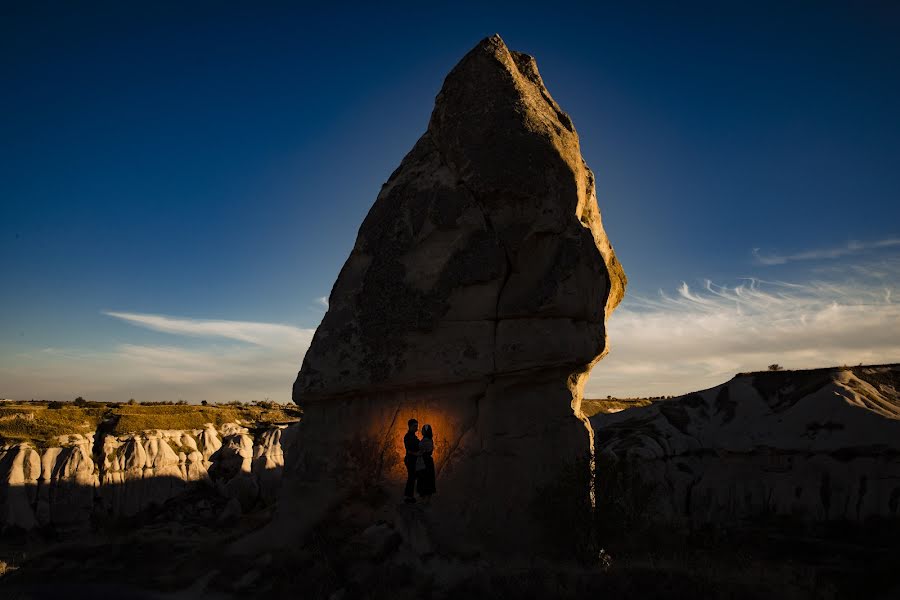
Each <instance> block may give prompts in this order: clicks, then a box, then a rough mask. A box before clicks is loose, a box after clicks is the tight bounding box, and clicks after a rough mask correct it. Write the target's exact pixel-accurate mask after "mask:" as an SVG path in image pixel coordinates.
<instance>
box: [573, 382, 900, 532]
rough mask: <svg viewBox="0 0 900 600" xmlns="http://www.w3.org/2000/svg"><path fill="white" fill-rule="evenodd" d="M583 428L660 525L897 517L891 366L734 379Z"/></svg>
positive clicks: (898, 408)
mask: <svg viewBox="0 0 900 600" xmlns="http://www.w3.org/2000/svg"><path fill="white" fill-rule="evenodd" d="M591 421H592V423H593V425H594V429H595V431H596V443H597V448H596V449H597V454H598V456H599V459H600V461H601V464H604V465H607V466H608V467H610V468H609V470H610V471H613V470H618V471H619V472H620V473H621V471H622V469H627V470H628V472H629V475H633V476H634V480H635V481H636V482H639V483H638V485H632V486H630V490H631V491H632V492H633V491H635V490H639V493H640V495H641V497H642V498H643V500H640V502H647V505H646V506H644V507H643V509H644V511H645V512H646V513H647V514H649V515H653V516H654V518H657V519H660V520H663V521H669V522H674V523H680V524H684V525H688V524H697V523H725V524H732V525H733V524H737V523H738V522H739V521H740V520H742V519H748V518H754V517H760V516H764V515H779V516H791V517H796V518H799V519H802V520H807V521H828V520H849V521H864V520H865V519H867V518H869V517H893V518H897V517H900V365H888V366H877V367H853V368H852V369H847V368H840V369H839V368H835V369H818V370H811V371H788V372H780V373H779V372H766V373H752V374H746V375H738V376H737V377H735V378H734V379H732V380H731V381H729V382H728V383H725V384H723V385H720V386H717V387H714V388H711V389H708V390H705V391H702V392H698V393H694V394H688V395H686V396H681V397H678V398H674V399H672V400H666V401H662V402H657V403H655V404H653V405H651V406H647V407H644V408H634V409H630V410H627V411H623V412H620V413H613V414H606V415H597V416H595V417H591ZM615 465H618V466H619V469H614V468H612V467H614V466H615ZM598 480H599V481H598V494H604V493H617V492H613V491H611V490H609V488H608V487H605V485H604V481H603V479H602V471H601V472H600V473H598ZM621 501H623V502H625V503H626V504H627V503H631V504H634V503H635V502H637V501H638V500H637V499H635V498H628V497H623V498H621Z"/></svg>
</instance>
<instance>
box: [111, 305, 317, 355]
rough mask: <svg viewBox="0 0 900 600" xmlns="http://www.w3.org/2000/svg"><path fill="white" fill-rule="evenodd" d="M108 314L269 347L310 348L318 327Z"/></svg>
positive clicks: (135, 322) (164, 328) (180, 331)
mask: <svg viewBox="0 0 900 600" xmlns="http://www.w3.org/2000/svg"><path fill="white" fill-rule="evenodd" d="M103 314H105V315H108V316H110V317H114V318H116V319H120V320H122V321H126V322H128V323H131V324H133V325H138V326H140V327H145V328H147V329H152V330H155V331H162V332H164V333H171V334H175V335H186V336H193V337H214V338H225V339H229V340H235V341H238V342H245V343H248V344H253V345H256V346H263V347H267V348H298V347H304V348H305V347H308V346H309V343H310V341H312V334H313V332H314V331H315V330H314V329H301V328H299V327H294V326H292V325H280V324H277V323H258V322H253V321H225V320H213V319H187V318H178V317H167V316H164V315H154V314H142V313H129V312H114V311H104V313H103Z"/></svg>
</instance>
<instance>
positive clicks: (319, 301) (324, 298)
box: [316, 296, 328, 308]
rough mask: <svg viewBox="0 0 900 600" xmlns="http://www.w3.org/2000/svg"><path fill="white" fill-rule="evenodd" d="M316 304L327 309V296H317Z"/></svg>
mask: <svg viewBox="0 0 900 600" xmlns="http://www.w3.org/2000/svg"><path fill="white" fill-rule="evenodd" d="M316 304H318V305H320V306H324V307H325V308H328V296H319V297H318V298H316Z"/></svg>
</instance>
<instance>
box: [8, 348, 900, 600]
mask: <svg viewBox="0 0 900 600" xmlns="http://www.w3.org/2000/svg"><path fill="white" fill-rule="evenodd" d="M897 371H898V367H897V366H896V365H890V366H875V367H854V368H852V369H839V368H835V369H823V370H817V371H810V372H782V373H775V374H770V373H761V374H746V375H740V376H738V377H736V378H735V379H734V380H732V381H731V382H728V383H726V384H723V385H722V386H717V387H716V388H712V390H707V391H704V392H699V393H698V394H697V396H698V397H699V398H700V399H701V400H703V399H706V398H708V399H709V400H710V404H706V403H704V404H703V405H701V404H699V403H698V400H697V398H696V397H693V396H692V395H688V396H683V397H678V398H672V399H669V400H658V401H656V402H655V403H653V404H652V405H648V406H644V407H635V408H630V409H625V410H624V411H622V412H617V413H608V414H605V415H601V416H600V417H595V418H594V423H595V424H596V425H595V426H596V427H597V437H596V439H597V445H598V458H597V465H598V495H597V503H596V506H595V508H594V509H593V510H592V511H590V512H588V513H585V512H583V507H579V506H571V505H567V504H566V502H567V500H566V499H567V498H569V497H570V495H569V494H567V493H566V485H568V483H574V484H576V485H577V481H576V480H577V473H578V470H577V469H574V470H572V471H571V473H569V475H572V476H573V477H574V479H573V480H572V482H567V480H566V478H565V477H563V478H561V479H560V480H558V482H557V484H556V487H553V488H545V489H544V490H543V493H544V495H545V497H546V498H547V499H548V503H547V505H546V506H544V507H543V508H544V509H545V510H552V511H554V512H555V513H556V514H557V516H558V518H560V519H565V518H566V517H567V515H570V514H575V515H577V516H578V518H580V519H582V529H583V535H581V536H577V537H568V536H560V537H557V538H555V539H553V540H552V544H551V547H552V548H554V549H555V551H554V553H550V554H547V555H545V556H542V557H540V558H539V557H535V556H532V557H526V558H522V557H511V556H506V555H504V554H503V553H502V552H501V553H497V552H485V551H483V550H482V549H479V548H475V547H464V546H460V545H459V544H456V543H454V531H453V530H452V529H449V530H448V528H447V527H446V526H445V525H446V523H445V521H444V519H443V518H442V515H444V514H446V513H447V511H452V510H455V509H456V507H455V506H451V505H450V503H448V502H447V501H446V498H444V497H442V496H441V495H440V494H439V495H438V496H436V497H435V499H434V501H433V503H432V504H430V505H428V506H425V505H422V504H416V505H413V506H407V505H404V504H403V503H401V502H399V495H400V488H399V486H398V485H394V484H392V483H390V482H387V481H382V482H380V483H375V484H373V485H370V486H368V487H364V488H363V487H360V488H358V489H357V490H355V492H354V493H353V494H351V495H349V496H348V497H346V498H344V499H343V500H341V501H340V502H338V503H336V504H334V505H331V506H330V508H328V509H327V510H324V511H322V512H323V513H324V514H325V517H324V518H322V519H320V520H317V521H316V522H315V524H314V525H313V526H312V527H309V528H305V526H304V527H299V526H298V525H297V523H298V522H300V521H302V517H303V513H304V506H302V505H298V504H297V501H296V500H297V498H300V497H305V496H302V495H298V494H295V493H294V491H293V490H291V489H290V486H292V485H298V482H296V481H294V482H290V481H289V482H288V484H284V485H282V489H281V496H280V498H279V499H278V501H277V502H275V503H270V504H264V503H258V504H256V505H254V506H253V507H252V508H250V509H249V510H246V511H239V510H238V511H232V512H229V510H228V506H229V504H230V503H232V499H230V498H229V497H228V496H227V494H223V493H221V491H222V490H221V489H218V490H217V489H216V488H215V487H214V486H211V487H196V488H193V489H189V490H187V491H185V492H183V493H181V494H179V495H176V496H174V497H171V498H169V499H167V500H165V501H164V502H162V503H153V504H152V505H150V506H148V507H146V508H144V509H143V510H141V511H139V512H137V513H136V514H134V515H131V516H127V517H126V516H121V517H119V518H117V519H108V520H105V521H95V522H94V523H95V524H94V527H93V528H92V529H91V530H90V531H88V532H84V533H80V534H74V533H72V532H69V531H67V530H62V531H55V530H54V529H53V528H46V527H45V528H38V529H35V530H32V531H30V532H26V531H24V530H21V529H19V530H15V529H9V528H8V529H7V530H6V531H5V532H4V534H3V536H2V538H0V560H2V561H3V564H5V565H6V566H5V567H4V568H6V569H7V572H6V574H5V575H4V576H3V578H2V579H0V590H2V591H3V593H4V595H3V597H4V598H7V597H8V598H50V597H54V598H56V597H58V596H59V595H60V594H62V593H65V595H66V596H67V597H70V598H73V597H75V598H77V597H88V596H90V597H92V598H96V597H97V596H98V595H99V596H101V597H105V596H110V595H119V596H125V597H135V598H142V597H143V598H197V597H202V598H223V599H229V598H253V597H259V598H288V597H296V595H297V593H298V590H302V595H303V597H307V598H458V597H467V598H482V597H484V598H488V597H490V598H498V597H499V598H545V597H560V598H583V597H606V598H625V597H634V596H636V595H638V596H649V597H659V598H684V597H691V598H786V599H787V598H791V599H793V598H798V599H799V598H857V597H864V598H893V597H897V595H898V592H900V589H898V587H897V584H896V580H895V576H894V575H895V573H894V570H895V563H896V556H897V551H898V549H900V545H898V543H897V540H898V539H900V525H898V523H900V522H898V520H897V519H896V518H894V517H893V516H892V515H891V514H886V515H879V514H877V513H873V512H872V511H875V510H876V508H877V507H879V506H882V504H880V503H879V502H877V501H875V500H874V499H870V500H868V501H866V500H865V499H864V501H863V502H862V503H859V501H858V497H851V498H849V499H848V500H846V501H841V502H838V503H837V504H839V505H840V506H841V507H843V506H845V505H847V506H852V507H856V506H857V505H859V506H860V507H872V508H869V509H865V510H863V509H862V508H860V510H859V511H851V512H849V513H847V512H840V513H839V512H832V513H829V512H827V511H825V512H823V510H822V509H823V508H824V507H823V506H820V507H819V509H817V510H819V512H816V510H813V509H812V508H811V507H807V509H805V510H801V511H797V512H790V511H788V512H784V513H779V512H778V511H777V510H772V509H771V507H769V508H767V504H766V503H765V502H762V503H760V504H758V505H753V504H752V500H753V498H755V497H756V496H748V497H747V498H746V502H747V503H748V504H746V505H745V506H744V508H745V509H747V510H748V512H747V513H746V514H743V515H738V513H734V514H732V515H731V516H732V517H736V516H741V517H742V518H732V519H722V518H719V517H721V516H722V515H723V514H725V513H723V510H724V509H723V508H721V507H719V508H718V509H716V510H713V507H716V506H718V504H717V502H719V501H722V502H725V507H728V508H729V509H731V510H735V509H736V508H738V507H740V505H738V504H735V503H734V502H733V501H731V500H728V499H727V498H725V499H723V497H722V496H720V495H719V496H717V495H715V494H712V495H710V493H709V492H704V493H702V494H701V495H700V496H699V497H700V498H702V499H704V502H705V504H701V503H700V501H699V500H692V501H691V505H692V506H694V507H698V506H703V507H705V509H704V510H702V511H701V510H699V509H698V510H697V512H692V513H691V515H692V518H685V515H683V514H682V513H679V512H678V511H683V510H684V508H685V506H686V504H685V503H686V496H685V495H683V493H686V492H685V490H687V489H691V490H700V489H704V486H706V487H708V488H709V489H721V490H725V491H727V490H729V489H731V488H733V487H734V486H735V485H737V484H738V483H739V482H743V484H746V485H750V483H751V482H752V483H753V484H754V485H770V484H771V480H770V479H768V478H769V477H773V476H775V475H778V476H779V477H782V476H785V475H784V474H785V470H784V469H783V467H782V468H773V467H772V464H773V463H772V459H771V453H770V451H769V450H768V448H770V447H771V446H772V444H773V443H774V440H779V441H780V442H779V443H781V445H782V447H786V446H788V445H789V444H788V441H789V440H790V439H791V437H790V436H791V435H793V436H794V438H795V443H797V444H799V443H802V444H805V448H806V450H805V453H806V454H807V455H809V456H806V457H805V460H806V462H803V463H801V462H797V461H796V460H795V461H794V463H793V464H794V465H795V468H798V469H801V472H800V473H799V474H794V475H793V477H796V478H797V481H798V482H801V481H802V480H803V477H801V475H802V474H803V473H806V472H807V471H806V470H807V469H808V463H809V461H810V460H812V459H813V458H814V454H815V453H816V452H822V453H824V454H826V455H828V456H830V457H831V458H833V457H834V455H837V456H838V457H843V459H842V460H844V461H845V462H846V461H850V462H851V464H852V461H854V460H858V459H860V456H859V454H860V448H868V450H867V452H869V453H870V454H873V455H876V454H878V453H884V452H886V451H888V450H889V448H890V444H896V443H897V442H896V438H893V437H882V438H879V437H878V434H877V431H878V428H879V427H888V428H890V427H893V426H895V425H896V423H897V419H896V418H895V417H894V414H893V412H892V409H891V408H890V407H891V406H892V405H894V403H895V399H896V394H895V390H896V389H897V387H896V383H897V379H896V373H897ZM723 389H726V390H728V401H727V402H725V401H724V400H723V398H724V394H723V392H722V390H723ZM717 398H718V399H719V401H718V405H715V404H713V402H715V400H716V399H717ZM892 399H893V400H892ZM666 403H670V404H668V405H667V404H666ZM835 403H837V404H835ZM763 405H765V407H767V408H763ZM844 405H846V406H848V407H850V408H852V410H849V412H842V411H843V410H844V409H843V408H841V407H842V406H844ZM679 406H680V407H681V408H678V407H679ZM714 406H718V407H719V409H720V410H718V411H714V410H713V407H714ZM704 407H705V409H704ZM682 409H683V413H682ZM798 411H802V413H801V412H798ZM794 412H796V413H797V414H802V415H803V418H802V419H801V418H799V417H798V418H791V417H790V416H789V415H790V414H791V413H794ZM685 415H686V416H687V417H688V420H687V421H686V420H685V419H684V418H683V417H684V416H685ZM751 415H753V416H754V418H752V419H751V418H750V416H751ZM816 415H818V420H816V419H813V420H811V421H808V422H813V423H821V421H822V419H823V418H825V420H826V423H827V422H830V423H832V426H831V427H813V428H809V427H805V426H804V427H803V428H801V429H796V428H792V427H793V425H791V424H794V425H796V424H798V423H804V424H806V423H807V419H810V418H811V417H813V416H816ZM823 415H825V416H824V417H823ZM867 415H874V416H875V418H877V419H879V420H878V421H872V422H870V421H869V418H870V417H869V416H867ZM651 416H652V418H651ZM598 418H599V419H612V418H615V419H616V420H615V422H614V423H613V424H612V425H604V424H603V422H602V421H601V422H600V423H599V424H598V423H597V419H598ZM659 419H664V421H660V420H659ZM735 421H737V422H738V423H740V424H741V426H740V427H736V428H735V429H734V430H733V431H732V433H728V434H727V435H725V434H724V433H723V431H722V430H723V428H725V429H724V431H725V433H727V432H728V431H729V429H728V428H729V427H735V425H732V423H734V422H735ZM779 421H780V424H781V426H782V427H783V429H779V428H778V427H776V425H777V424H779ZM882 421H883V422H882ZM673 422H674V423H673ZM838 424H843V428H841V427H838V426H837V425H838ZM857 428H858V429H857ZM682 430H684V431H682ZM676 432H681V435H684V436H687V435H688V434H690V436H691V439H693V440H695V441H694V442H691V443H694V444H701V443H702V444H704V446H703V448H705V450H704V451H703V452H699V453H696V454H697V455H698V456H702V457H704V458H705V460H704V461H703V462H699V463H697V464H696V465H692V467H693V468H694V475H695V476H697V477H700V478H701V482H697V483H695V484H694V485H693V486H692V487H691V486H688V487H679V486H681V485H682V484H683V482H682V480H681V476H682V474H684V473H685V472H684V470H683V469H681V470H679V469H678V468H677V467H675V471H676V472H677V475H673V476H671V479H667V480H665V482H664V484H663V485H664V486H666V487H665V489H666V490H668V491H667V492H666V493H662V494H660V493H658V492H655V493H649V492H648V491H647V490H648V488H649V487H651V484H654V483H658V482H656V480H655V479H654V478H655V477H659V476H662V475H666V474H671V473H672V471H670V470H669V469H662V470H660V469H658V468H657V467H656V466H654V465H655V464H656V461H662V462H666V461H669V460H672V461H676V460H687V458H685V453H684V452H681V453H678V452H673V449H678V448H682V447H683V446H682V445H680V444H681V442H680V440H681V438H679V437H678V436H677V435H676ZM737 432H740V435H738V433H737ZM792 432H793V433H792ZM863 434H864V437H862V439H860V437H859V436H862V435H863ZM854 435H855V436H856V437H854ZM741 436H743V438H741ZM824 438H827V439H824ZM741 439H744V441H745V442H746V440H757V441H763V442H765V443H764V444H762V445H761V446H760V447H759V448H757V450H755V452H757V453H758V457H759V458H758V460H757V462H756V463H754V462H753V461H751V460H749V458H748V457H747V456H742V457H740V460H741V461H742V462H741V463H740V464H742V465H743V466H744V467H743V470H737V469H734V470H732V471H733V475H732V476H731V479H728V478H726V477H725V474H726V473H728V471H729V469H728V468H726V467H727V465H725V466H715V465H711V463H710V462H709V461H710V460H711V459H712V457H718V460H721V461H727V460H730V459H731V457H733V456H734V453H733V452H729V451H726V450H722V449H721V448H718V446H717V444H718V445H725V444H726V443H732V444H738V443H741ZM839 442H840V443H839ZM863 442H864V443H863ZM685 443H686V442H685ZM886 444H887V445H888V447H886V446H885V445H886ZM290 447H291V446H290V444H288V446H287V447H286V449H285V451H286V452H287V453H288V454H290ZM648 447H651V448H656V450H655V451H656V452H657V453H658V454H659V453H660V449H661V448H668V449H669V450H668V452H672V453H671V454H660V455H659V456H658V457H655V456H656V455H653V456H643V461H642V462H638V463H637V467H636V469H637V470H631V471H628V470H623V467H624V466H625V465H631V464H632V463H629V462H627V461H625V460H620V459H619V458H618V457H616V458H613V457H612V456H611V454H613V453H614V452H618V453H620V454H627V452H646V448H648ZM717 448H718V451H717ZM853 448H856V450H855V451H854V452H849V450H850V449H853ZM753 452H754V450H753V449H752V448H751V447H747V448H745V451H744V454H749V455H750V456H753V454H752V453H753ZM686 455H687V456H688V457H690V456H693V454H692V453H690V452H687V453H686ZM666 457H669V458H666ZM831 458H829V460H831ZM835 460H837V459H835ZM867 460H868V462H864V463H861V464H860V465H859V466H856V467H854V471H855V472H857V473H862V472H863V471H862V470H861V469H862V468H863V467H864V466H866V465H868V466H869V467H871V465H873V464H877V461H874V459H872V457H869V458H868V459H867ZM775 464H776V467H777V466H778V465H777V463H775ZM841 464H842V463H841ZM884 464H885V465H888V466H890V465H893V466H896V464H897V461H896V460H893V461H891V460H885V461H884ZM753 465H755V467H754V468H755V471H752V472H751V471H750V470H749V469H750V467H751V466H753ZM822 465H823V467H822V468H823V469H825V470H826V471H827V470H828V469H831V470H832V471H833V472H842V471H841V468H840V467H835V465H834V463H831V462H828V461H826V460H824V459H822ZM869 467H866V468H869ZM835 469H837V470H836V471H835ZM645 473H646V475H643V474H645ZM564 475H565V474H564ZM713 475H714V476H715V478H716V481H717V483H716V486H718V487H716V486H713V485H712V483H702V478H703V477H705V476H709V477H712V476H713ZM641 476H645V477H647V478H648V479H646V480H642V479H641V478H640V477H641ZM666 476H668V475H666ZM788 476H790V474H789V475H788ZM869 476H871V477H872V478H873V479H874V478H875V475H872V474H870V475H869ZM837 480H838V476H837V475H832V481H837ZM885 480H888V481H890V480H891V479H890V478H885ZM816 481H817V482H818V483H817V486H818V487H817V488H816V489H817V491H821V490H822V489H823V488H822V486H821V479H818V480H816ZM836 485H837V484H836ZM439 486H440V482H439ZM856 489H858V488H856ZM672 490H675V493H673V491H672ZM692 493H693V492H692ZM723 493H725V492H723ZM729 493H731V492H729ZM832 493H833V494H836V492H832ZM867 494H873V495H875V496H880V495H884V494H887V496H886V497H887V502H886V504H885V505H884V506H887V508H890V506H891V504H890V497H891V495H890V490H887V491H885V489H881V488H880V487H878V486H877V485H872V486H870V487H869V488H868V491H867ZM760 497H761V498H763V497H764V498H769V499H772V500H773V502H774V504H773V505H772V506H774V507H777V506H778V502H777V495H775V494H774V493H773V494H770V495H768V496H760ZM803 497H804V495H803V494H802V493H801V494H800V495H799V496H796V495H795V500H796V501H797V502H798V503H799V504H794V505H792V506H794V508H797V507H799V506H802V503H801V502H800V501H801V500H802V499H803ZM816 497H817V498H818V499H819V501H820V502H821V499H822V498H823V497H824V496H823V495H822V494H819V495H817V496H816ZM836 497H837V496H836V495H833V496H832V498H836ZM728 498H731V496H728ZM659 502H663V504H659ZM728 502H731V503H730V504H728ZM666 503H668V504H666ZM754 506H755V509H754V510H749V509H750V508H753V507H754ZM831 507H832V509H834V507H835V505H831ZM511 510H520V511H535V510H537V511H538V512H528V513H527V514H530V515H532V516H533V517H534V518H536V519H539V518H542V516H541V515H540V514H539V512H540V510H541V507H533V506H532V507H526V506H514V507H511ZM835 510H836V509H835ZM829 515H830V517H829ZM585 517H586V518H585ZM699 517H703V518H699ZM713 517H716V518H713ZM301 530H303V531H305V532H304V533H303V534H302V535H301V534H299V533H297V532H299V531H301ZM560 530H561V531H563V530H565V531H567V530H569V528H565V527H563V528H561V529H560Z"/></svg>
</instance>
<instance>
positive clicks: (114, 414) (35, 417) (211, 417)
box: [0, 402, 298, 448]
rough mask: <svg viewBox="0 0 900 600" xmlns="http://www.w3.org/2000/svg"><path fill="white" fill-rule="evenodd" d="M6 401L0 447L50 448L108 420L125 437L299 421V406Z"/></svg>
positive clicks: (2, 407) (0, 423)
mask: <svg viewBox="0 0 900 600" xmlns="http://www.w3.org/2000/svg"><path fill="white" fill-rule="evenodd" d="M51 406H53V404H51V403H48V402H5V403H2V404H0V443H2V444H17V443H21V442H30V443H32V444H34V445H35V446H37V447H41V448H46V447H48V446H51V445H53V444H55V443H57V438H58V437H59V436H61V435H69V434H75V433H80V434H88V433H93V432H95V431H96V430H97V427H98V426H99V425H100V423H101V422H102V421H104V420H108V421H109V422H110V423H114V425H113V427H112V428H111V429H110V430H109V431H108V433H111V434H113V435H123V434H127V433H134V432H138V431H144V430H148V429H202V428H203V426H204V425H206V424H207V423H212V424H213V425H215V426H216V427H219V426H221V425H223V424H225V423H233V422H237V423H241V424H245V425H248V424H256V423H272V422H285V421H293V420H297V419H298V409H296V408H295V407H287V408H284V407H279V406H278V405H274V406H272V407H262V406H253V405H241V406H238V405H234V404H227V405H210V406H197V405H190V404H188V405H180V404H175V405H173V404H160V405H140V404H117V403H109V404H95V405H90V406H77V405H75V404H71V403H62V404H61V405H60V404H59V403H57V404H56V406H58V408H51Z"/></svg>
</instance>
